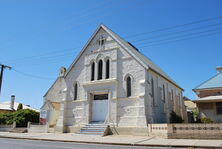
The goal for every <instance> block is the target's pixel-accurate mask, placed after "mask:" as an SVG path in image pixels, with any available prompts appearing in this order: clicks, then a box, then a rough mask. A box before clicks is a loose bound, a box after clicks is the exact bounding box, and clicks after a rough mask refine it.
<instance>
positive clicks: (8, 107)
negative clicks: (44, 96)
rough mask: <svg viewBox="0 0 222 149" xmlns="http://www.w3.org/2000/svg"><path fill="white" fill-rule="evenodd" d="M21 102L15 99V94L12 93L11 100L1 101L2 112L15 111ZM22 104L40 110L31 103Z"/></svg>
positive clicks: (25, 107)
mask: <svg viewBox="0 0 222 149" xmlns="http://www.w3.org/2000/svg"><path fill="white" fill-rule="evenodd" d="M19 104H20V103H18V102H16V101H15V96H14V95H12V96H11V100H10V101H5V102H0V113H9V112H14V111H16V110H17V108H18V105H19ZM22 106H23V109H30V110H34V111H36V112H39V110H37V109H35V108H32V107H30V106H29V105H25V104H22Z"/></svg>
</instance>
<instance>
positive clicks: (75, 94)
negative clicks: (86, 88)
mask: <svg viewBox="0 0 222 149" xmlns="http://www.w3.org/2000/svg"><path fill="white" fill-rule="evenodd" d="M77 96H78V84H77V83H75V85H74V100H77Z"/></svg>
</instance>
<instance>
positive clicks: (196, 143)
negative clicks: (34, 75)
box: [0, 132, 222, 149]
mask: <svg viewBox="0 0 222 149" xmlns="http://www.w3.org/2000/svg"><path fill="white" fill-rule="evenodd" d="M0 138H17V139H28V140H44V141H57V142H58V141H60V142H72V143H74V142H75V143H91V144H107V145H108V144H109V145H127V146H128V147H129V146H149V147H150V146H159V147H199V148H206V147H208V148H222V140H197V139H161V138H152V137H148V136H122V135H111V136H106V137H101V136H93V135H75V134H73V133H9V132H0ZM0 149H1V146H0ZM13 149H14V148H13Z"/></svg>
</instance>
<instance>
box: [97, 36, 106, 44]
mask: <svg viewBox="0 0 222 149" xmlns="http://www.w3.org/2000/svg"><path fill="white" fill-rule="evenodd" d="M105 41H106V39H105V38H104V37H102V36H101V37H100V39H99V45H100V46H103V45H104V44H105Z"/></svg>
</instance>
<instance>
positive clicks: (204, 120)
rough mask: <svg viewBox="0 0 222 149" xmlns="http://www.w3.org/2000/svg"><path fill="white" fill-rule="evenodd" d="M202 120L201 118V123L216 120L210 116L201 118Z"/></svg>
mask: <svg viewBox="0 0 222 149" xmlns="http://www.w3.org/2000/svg"><path fill="white" fill-rule="evenodd" d="M200 120H201V123H213V122H214V121H212V120H211V119H210V118H206V117H204V118H201V119H200Z"/></svg>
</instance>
